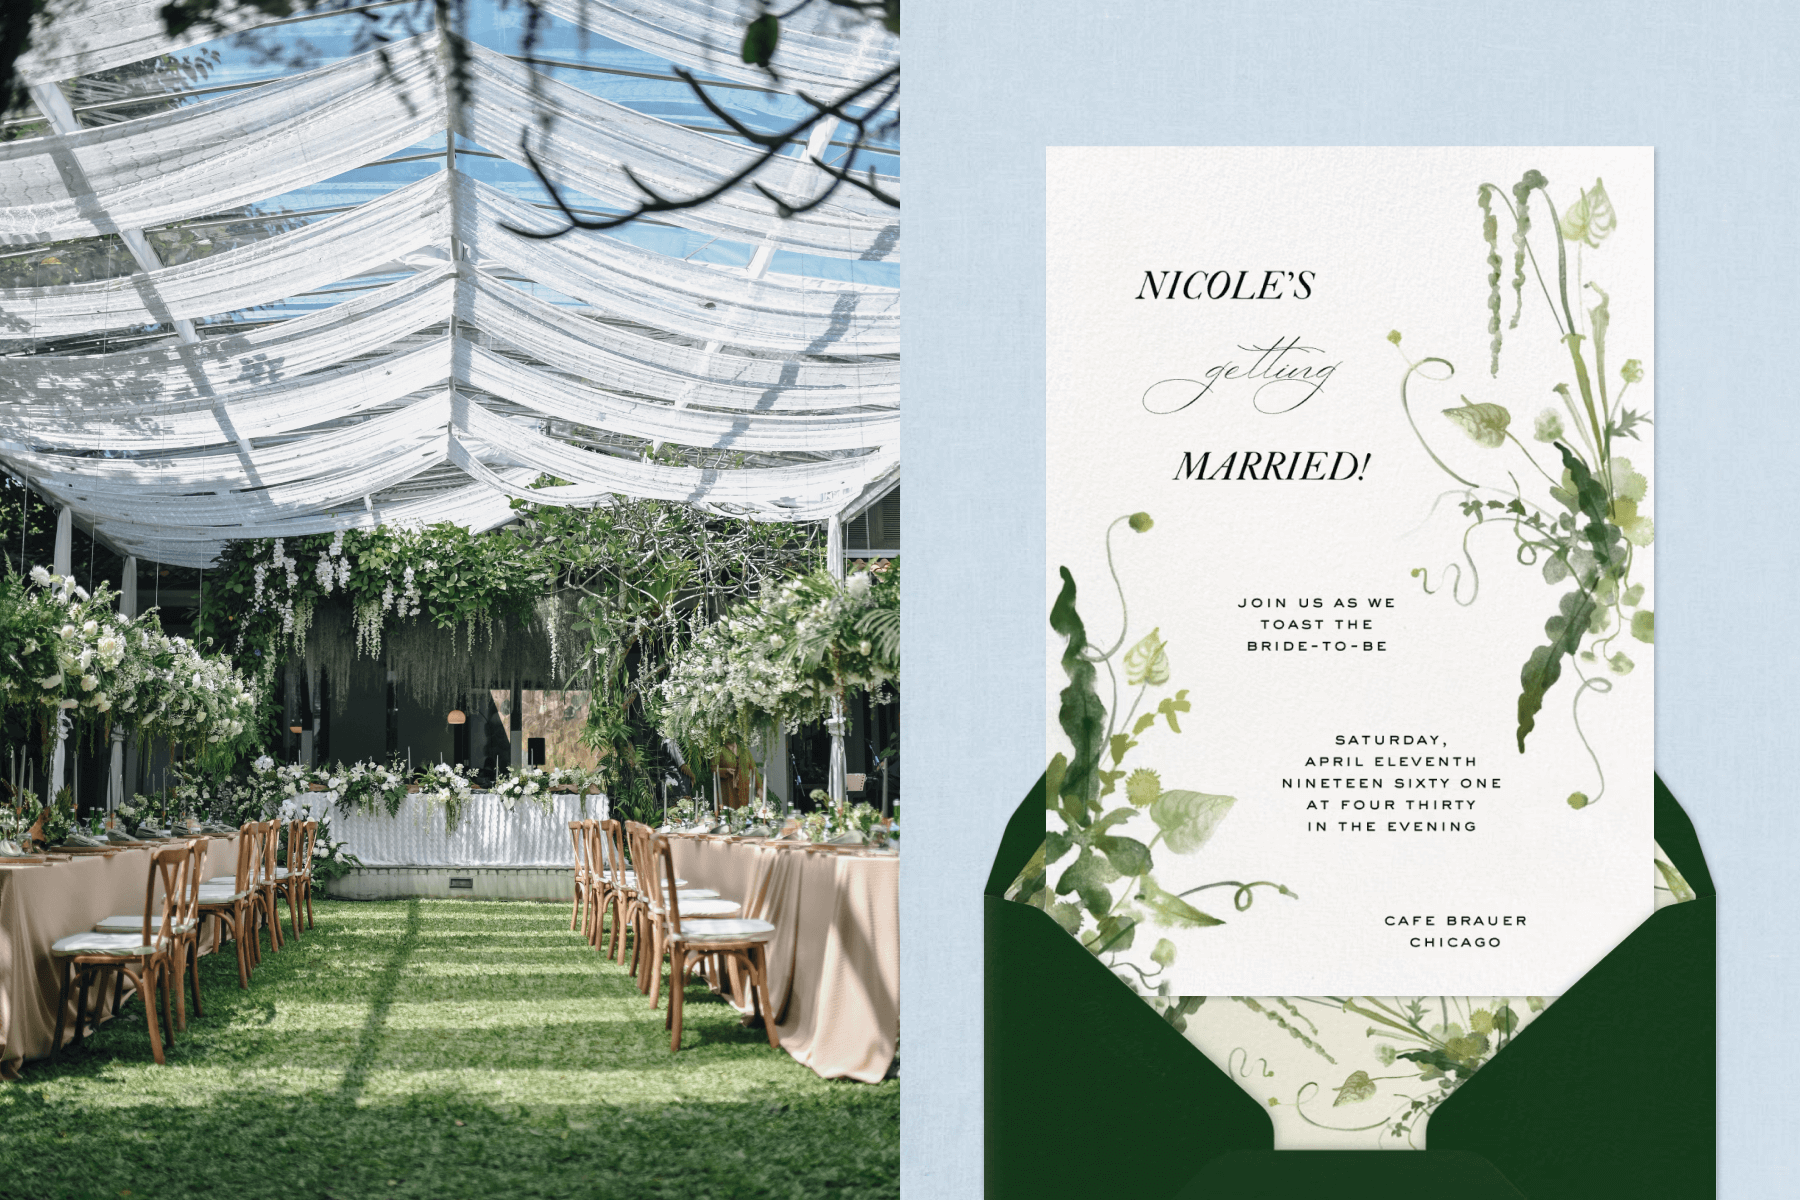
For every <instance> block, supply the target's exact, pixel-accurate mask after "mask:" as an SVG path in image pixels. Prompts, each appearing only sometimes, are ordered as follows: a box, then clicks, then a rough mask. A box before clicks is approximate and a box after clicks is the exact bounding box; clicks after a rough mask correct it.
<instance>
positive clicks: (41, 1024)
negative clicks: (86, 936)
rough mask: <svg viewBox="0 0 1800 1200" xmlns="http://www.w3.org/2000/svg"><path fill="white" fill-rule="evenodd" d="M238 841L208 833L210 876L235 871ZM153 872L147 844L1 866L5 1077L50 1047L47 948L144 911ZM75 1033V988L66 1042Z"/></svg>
mask: <svg viewBox="0 0 1800 1200" xmlns="http://www.w3.org/2000/svg"><path fill="white" fill-rule="evenodd" d="M236 847H237V836H236V835H235V834H233V835H231V836H229V837H219V836H215V837H213V838H211V840H210V841H209V842H208V843H207V848H206V876H207V877H208V878H210V877H212V876H213V875H229V874H230V873H231V872H233V871H235V870H236V869H237V848H236ZM149 870H150V851H149V849H147V848H146V849H128V850H122V851H120V852H119V853H117V854H112V855H92V856H83V857H79V858H76V859H73V860H72V861H69V862H51V863H43V864H37V865H29V866H0V1078H4V1079H17V1078H18V1077H19V1068H20V1066H21V1065H22V1064H23V1063H24V1061H25V1060H26V1059H31V1058H42V1057H43V1056H44V1055H46V1054H48V1053H50V1042H51V1039H52V1038H53V1037H54V1036H55V1035H56V1000H57V993H58V991H59V989H60V986H61V976H60V975H59V974H58V971H57V966H56V961H55V959H53V958H52V957H51V956H50V947H51V946H52V945H53V944H54V943H55V942H56V940H57V939H58V938H62V937H66V936H68V935H69V934H71V933H79V932H81V931H82V930H84V929H91V928H93V925H94V922H96V921H103V920H105V919H106V918H107V917H110V916H114V915H116V914H119V913H135V912H141V911H143V904H144V881H145V878H146V876H147V875H148V873H149ZM211 926H212V922H207V928H206V930H205V931H204V932H203V934H202V938H203V941H202V945H201V950H202V952H203V953H204V952H206V951H208V950H210V949H211V947H210V945H209V943H210V941H211V939H212V929H211ZM90 1007H92V1003H91V1002H90ZM107 1011H108V1012H110V1007H109V1008H108V1009H107ZM102 1019H105V1018H104V1017H103V1018H102ZM74 1036H75V999H74V995H73V989H71V996H70V999H69V1019H68V1021H67V1022H66V1023H65V1028H64V1031H63V1040H64V1041H65V1042H66V1041H68V1040H69V1039H70V1038H73V1037H74Z"/></svg>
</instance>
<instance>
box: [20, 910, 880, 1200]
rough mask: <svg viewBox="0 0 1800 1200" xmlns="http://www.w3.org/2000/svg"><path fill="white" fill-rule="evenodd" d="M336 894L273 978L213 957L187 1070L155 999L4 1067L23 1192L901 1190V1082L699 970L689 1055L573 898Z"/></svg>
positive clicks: (269, 959) (183, 1045) (182, 1041)
mask: <svg viewBox="0 0 1800 1200" xmlns="http://www.w3.org/2000/svg"><path fill="white" fill-rule="evenodd" d="M315 909H316V912H317V918H318V927H317V928H316V929H313V930H309V931H307V933H306V934H305V935H304V936H303V937H302V938H301V939H300V940H299V941H298V942H295V941H293V940H291V939H290V940H289V941H288V942H287V944H286V947H285V948H284V949H283V950H282V952H281V953H279V954H274V955H265V957H264V959H263V963H262V966H261V967H260V968H259V969H258V970H257V971H256V973H255V974H254V975H253V976H252V978H251V981H250V990H249V991H240V990H239V989H238V986H237V969H236V965H235V963H234V961H233V956H232V955H231V954H230V953H225V954H216V955H212V956H210V957H208V958H206V959H204V960H202V970H201V978H202V987H203V989H204V992H203V995H204V998H205V1002H206V1016H205V1017H204V1018H201V1019H195V1018H194V1017H193V1015H192V1013H190V1014H189V1020H188V1030H187V1033H186V1034H185V1035H181V1034H178V1035H177V1042H176V1045H175V1048H174V1049H173V1050H172V1051H171V1052H170V1054H169V1062H168V1065H167V1066H162V1067H159V1066H156V1065H155V1063H154V1062H153V1061H152V1059H151V1057H150V1040H149V1036H148V1034H147V1033H146V1031H145V1028H144V1014H143V1009H142V1007H141V1005H140V1003H139V1002H138V1001H136V1000H133V1001H131V1002H130V1003H129V1004H128V1005H127V1006H126V1008H125V1010H124V1012H123V1013H121V1015H120V1016H119V1017H118V1018H117V1019H115V1020H113V1021H111V1022H108V1023H107V1024H106V1025H103V1026H101V1028H100V1030H99V1032H98V1034H96V1035H95V1036H93V1037H90V1038H88V1040H87V1041H86V1043H85V1044H84V1045H83V1046H81V1047H80V1048H78V1049H73V1050H65V1051H64V1052H63V1053H62V1054H60V1055H58V1056H57V1059H56V1061H55V1062H54V1063H53V1064H50V1063H45V1062H37V1063H31V1064H27V1066H26V1068H25V1074H24V1078H23V1079H22V1080H20V1081H19V1082H17V1083H12V1084H5V1083H0V1196H7V1197H13V1196H25V1197H33V1198H44V1200H49V1198H52V1197H90V1196H91V1197H105V1198H107V1200H112V1198H114V1197H132V1198H142V1197H164V1196H171V1197H172V1196H221V1197H225V1196H229V1197H234V1198H237V1200H252V1198H255V1197H264V1196H267V1197H281V1198H282V1200H294V1198H304V1200H314V1198H320V1197H331V1198H334V1200H354V1198H357V1197H368V1196H381V1197H430V1198H432V1200H456V1198H458V1197H463V1198H473V1197H508V1198H511V1197H606V1198H608V1200H612V1198H615V1197H616V1198H620V1200H624V1198H632V1197H670V1198H675V1197H681V1198H683V1200H710V1198H713V1197H718V1198H721V1200H724V1198H728V1197H746V1198H747V1197H780V1198H787V1197H810V1196H833V1197H876V1196H896V1195H898V1193H899V1183H898V1172H899V1142H900V1136H899V1135H900V1125H899V1119H900V1091H899V1088H900V1084H899V1082H898V1081H897V1080H893V1079H890V1080H888V1081H887V1082H884V1083H881V1084H877V1085H874V1086H870V1085H868V1084H860V1083H852V1082H847V1081H842V1080H837V1081H826V1080H823V1079H820V1078H819V1077H818V1076H816V1075H814V1074H813V1073H812V1072H811V1071H810V1070H808V1069H807V1068H805V1067H802V1066H801V1065H799V1064H798V1063H796V1062H795V1061H794V1060H793V1059H792V1058H790V1057H788V1055H787V1054H786V1052H784V1051H780V1050H773V1049H771V1048H770V1047H769V1044H768V1041H767V1038H766V1035H765V1034H764V1033H763V1031H762V1030H761V1029H753V1028H744V1027H742V1026H741V1025H740V1024H739V1015H738V1013H737V1012H736V1011H735V1010H734V1009H732V1008H731V1007H730V1006H729V1005H727V1004H725V1003H724V1002H723V1001H721V1000H720V999H719V998H718V997H717V996H714V995H711V994H709V993H708V992H707V990H706V988H705V986H704V985H703V984H699V983H694V984H691V985H690V986H689V988H688V992H687V1011H686V1014H685V1026H686V1031H685V1034H684V1036H683V1039H682V1049H681V1052H680V1053H679V1054H671V1053H670V1052H669V1041H668V1034H667V1033H666V1032H665V1031H664V1029H663V1013H662V1010H660V1009H659V1010H658V1011H655V1012H652V1011H651V1009H650V1002H649V1000H648V999H647V998H646V997H644V996H643V995H641V994H640V993H639V992H638V990H637V988H636V986H635V985H634V984H633V982H632V980H631V979H630V978H629V977H628V976H627V975H626V972H625V970H624V968H622V967H619V966H617V965H615V964H613V963H612V962H610V961H607V960H604V959H602V958H601V956H600V955H598V954H596V953H594V952H593V951H592V950H590V949H589V948H588V945H587V943H586V941H585V940H584V939H583V938H582V937H581V935H579V934H576V933H571V932H569V929H568V923H569V910H568V907H567V906H566V905H564V906H557V905H548V904H523V903H498V902H480V901H453V900H410V901H394V902H386V903H352V902H343V901H339V902H325V903H315ZM284 915H285V910H284ZM664 1004H665V1007H666V1004H667V998H666V997H665V999H664Z"/></svg>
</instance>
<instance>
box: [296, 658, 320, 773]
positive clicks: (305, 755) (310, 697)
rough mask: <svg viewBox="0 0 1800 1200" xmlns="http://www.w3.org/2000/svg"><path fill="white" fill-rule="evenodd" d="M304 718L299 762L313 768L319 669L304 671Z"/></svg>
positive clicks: (316, 730) (311, 668)
mask: <svg viewBox="0 0 1800 1200" xmlns="http://www.w3.org/2000/svg"><path fill="white" fill-rule="evenodd" d="M306 699H307V711H306V716H305V717H304V718H303V719H302V722H301V729H300V761H301V762H303V763H305V764H306V765H307V766H309V767H310V766H314V765H315V764H314V762H313V758H314V756H315V751H316V749H317V748H318V745H319V738H318V730H319V669H318V668H317V667H308V668H307V669H306Z"/></svg>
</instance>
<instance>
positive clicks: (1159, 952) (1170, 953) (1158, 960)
mask: <svg viewBox="0 0 1800 1200" xmlns="http://www.w3.org/2000/svg"><path fill="white" fill-rule="evenodd" d="M1150 961H1151V962H1153V963H1155V964H1156V965H1157V966H1159V967H1163V968H1165V969H1167V968H1168V967H1170V966H1172V965H1174V962H1175V943H1174V942H1171V941H1170V940H1169V939H1168V938H1157V939H1156V949H1154V950H1152V951H1151V952H1150Z"/></svg>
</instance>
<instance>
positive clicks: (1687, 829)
mask: <svg viewBox="0 0 1800 1200" xmlns="http://www.w3.org/2000/svg"><path fill="white" fill-rule="evenodd" d="M1656 844H1657V845H1659V846H1661V847H1662V849H1663V853H1664V854H1667V855H1668V856H1669V862H1670V863H1672V864H1673V865H1674V867H1675V869H1676V870H1677V871H1680V872H1681V875H1682V878H1684V879H1686V880H1687V881H1688V886H1689V887H1691V888H1693V889H1694V894H1695V895H1696V896H1700V897H1706V896H1712V895H1715V894H1716V893H1715V892H1714V891H1713V878H1712V872H1711V871H1709V870H1708V869H1707V866H1706V855H1705V854H1703V853H1701V851H1700V836H1699V835H1698V834H1697V833H1695V832H1694V823H1693V822H1692V821H1691V820H1689V819H1688V815H1687V810H1686V809H1684V808H1682V807H1681V804H1680V803H1679V802H1678V801H1677V800H1676V799H1675V794H1674V793H1673V792H1671V791H1670V790H1669V786H1668V785H1667V784H1665V783H1664V782H1663V781H1662V776H1661V775H1658V776H1657V777H1656Z"/></svg>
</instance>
